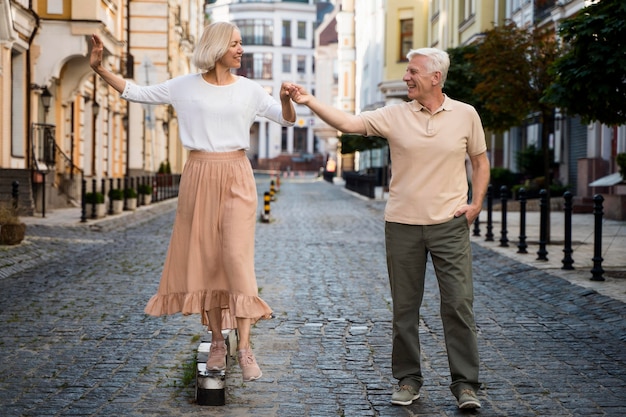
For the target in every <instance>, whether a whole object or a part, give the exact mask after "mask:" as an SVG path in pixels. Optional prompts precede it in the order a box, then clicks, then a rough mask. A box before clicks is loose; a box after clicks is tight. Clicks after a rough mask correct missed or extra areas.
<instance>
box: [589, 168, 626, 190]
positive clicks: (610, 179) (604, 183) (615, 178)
mask: <svg viewBox="0 0 626 417" xmlns="http://www.w3.org/2000/svg"><path fill="white" fill-rule="evenodd" d="M620 182H622V174H620V173H619V172H616V173H615V174H611V175H607V176H606V177H602V178H598V179H597V180H595V181H593V182H590V183H589V186H590V187H610V186H612V185H615V184H619V183H620Z"/></svg>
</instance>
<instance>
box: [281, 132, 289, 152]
mask: <svg viewBox="0 0 626 417" xmlns="http://www.w3.org/2000/svg"><path fill="white" fill-rule="evenodd" d="M288 140H289V132H288V131H287V127H285V126H283V127H282V130H281V140H280V151H281V152H289V148H288V147H287V145H288V144H287V141H288Z"/></svg>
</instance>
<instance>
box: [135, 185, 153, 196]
mask: <svg viewBox="0 0 626 417" xmlns="http://www.w3.org/2000/svg"><path fill="white" fill-rule="evenodd" d="M137 191H138V192H139V194H143V195H150V194H152V186H151V185H149V184H140V185H139V187H137Z"/></svg>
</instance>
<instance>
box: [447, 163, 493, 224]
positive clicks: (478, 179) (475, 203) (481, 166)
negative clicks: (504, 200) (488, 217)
mask: <svg viewBox="0 0 626 417" xmlns="http://www.w3.org/2000/svg"><path fill="white" fill-rule="evenodd" d="M470 161H471V163H472V202H471V203H470V204H468V205H466V206H463V207H461V208H460V209H459V210H458V211H457V212H456V213H455V214H454V215H455V216H456V217H459V216H461V215H462V214H463V213H465V216H466V217H467V222H468V223H469V224H470V225H471V224H472V223H474V220H476V218H477V217H478V215H479V214H480V211H481V210H482V208H483V201H484V199H485V195H486V194H487V186H488V185H489V176H490V164H489V159H488V158H487V153H486V152H483V153H481V154H478V155H474V156H470Z"/></svg>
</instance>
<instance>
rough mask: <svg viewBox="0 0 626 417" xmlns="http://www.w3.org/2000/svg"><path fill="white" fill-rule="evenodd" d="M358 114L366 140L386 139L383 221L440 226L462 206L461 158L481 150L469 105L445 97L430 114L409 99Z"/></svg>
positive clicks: (478, 128)
mask: <svg viewBox="0 0 626 417" xmlns="http://www.w3.org/2000/svg"><path fill="white" fill-rule="evenodd" d="M359 116H360V117H361V119H362V120H363V123H364V125H365V130H366V132H367V136H381V137H384V138H386V139H387V140H388V141H389V149H390V154H391V182H390V184H389V200H388V201H387V206H386V208H385V220H386V221H388V222H394V223H403V224H416V225H432V224H440V223H444V222H447V221H448V220H451V219H452V218H453V217H454V213H455V212H456V210H457V209H458V208H459V207H461V206H462V205H464V204H467V192H468V178H467V174H466V170H465V157H466V155H470V156H475V155H478V154H481V153H483V152H485V151H486V150H487V145H486V142H485V133H484V130H483V127H482V123H481V121H480V117H479V116H478V113H477V112H476V110H475V109H474V107H472V106H470V105H469V104H466V103H462V102H460V101H456V100H453V99H451V98H449V97H447V96H446V97H445V100H444V102H443V104H442V106H441V107H440V108H439V109H438V110H437V111H436V112H435V113H434V114H431V113H430V111H429V110H428V109H426V108H425V107H423V106H422V105H421V104H419V103H418V102H417V101H415V100H413V101H411V102H407V103H398V104H392V105H389V106H385V107H381V108H379V109H376V110H372V111H366V112H363V113H361V114H360V115H359Z"/></svg>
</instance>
